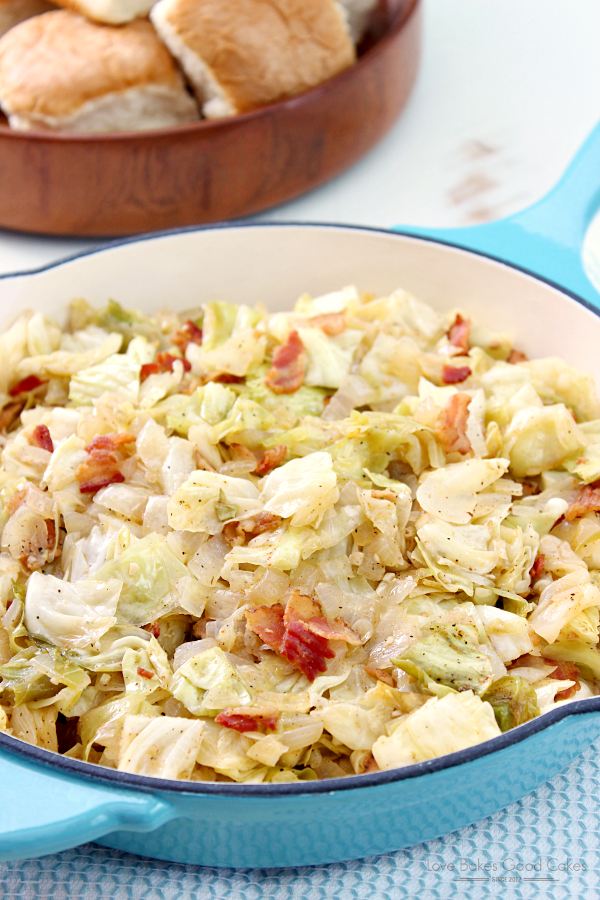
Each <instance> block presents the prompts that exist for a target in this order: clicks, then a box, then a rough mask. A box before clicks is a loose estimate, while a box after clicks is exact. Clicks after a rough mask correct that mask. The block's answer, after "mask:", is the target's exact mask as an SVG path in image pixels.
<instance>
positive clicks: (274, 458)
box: [254, 444, 287, 475]
mask: <svg viewBox="0 0 600 900" xmlns="http://www.w3.org/2000/svg"><path fill="white" fill-rule="evenodd" d="M286 456H287V447H286V446H285V445H284V444H277V446H276V447H271V448H270V449H269V450H267V451H266V452H265V453H264V455H263V458H262V459H261V460H260V462H259V463H258V465H257V466H256V468H255V470H254V471H255V473H256V474H257V475H266V474H267V472H270V471H271V470H272V469H275V468H276V467H277V466H279V465H281V463H282V462H283V461H284V459H285V458H286Z"/></svg>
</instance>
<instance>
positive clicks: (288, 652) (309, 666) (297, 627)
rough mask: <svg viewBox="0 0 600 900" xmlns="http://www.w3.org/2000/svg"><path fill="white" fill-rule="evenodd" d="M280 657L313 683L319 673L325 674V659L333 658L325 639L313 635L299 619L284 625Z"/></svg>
mask: <svg viewBox="0 0 600 900" xmlns="http://www.w3.org/2000/svg"><path fill="white" fill-rule="evenodd" d="M281 655H282V656H284V657H285V658H286V659H287V660H289V662H291V663H293V664H294V665H295V666H297V667H298V668H299V669H300V671H301V672H302V674H303V675H306V677H307V678H308V680H309V681H314V680H315V678H316V677H317V675H318V674H319V673H320V672H325V670H326V669H327V663H326V662H325V660H326V659H333V658H334V657H335V653H334V652H333V650H332V649H331V648H330V647H329V643H328V641H327V639H326V638H324V637H321V636H320V635H318V634H314V633H313V632H312V631H310V630H309V628H308V626H307V623H306V622H302V621H301V620H300V619H295V620H294V621H293V622H290V623H289V624H288V625H286V629H285V632H284V635H283V640H282V642H281Z"/></svg>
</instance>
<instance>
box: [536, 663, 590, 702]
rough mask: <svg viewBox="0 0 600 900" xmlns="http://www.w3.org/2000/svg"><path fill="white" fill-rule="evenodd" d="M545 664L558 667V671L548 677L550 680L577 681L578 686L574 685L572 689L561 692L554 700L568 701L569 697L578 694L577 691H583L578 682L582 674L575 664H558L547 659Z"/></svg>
mask: <svg viewBox="0 0 600 900" xmlns="http://www.w3.org/2000/svg"><path fill="white" fill-rule="evenodd" d="M544 662H545V663H547V664H548V665H549V666H553V665H556V669H555V670H554V672H551V673H550V675H548V678H555V679H556V680H557V681H575V682H576V684H572V685H571V687H568V688H565V690H564V691H559V692H558V694H557V695H556V697H555V698H554V699H555V700H568V699H569V697H573V696H574V694H576V693H577V691H580V690H581V685H580V684H579V681H578V680H577V679H578V678H579V677H580V674H581V673H580V671H579V669H578V668H577V666H576V665H575V663H572V662H559V663H558V664H557V663H556V661H555V660H553V659H545V658H544Z"/></svg>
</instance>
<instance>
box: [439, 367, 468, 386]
mask: <svg viewBox="0 0 600 900" xmlns="http://www.w3.org/2000/svg"><path fill="white" fill-rule="evenodd" d="M470 374H471V370H470V368H469V367H468V366H444V368H443V370H442V381H443V382H444V384H460V383H461V382H462V381H466V380H467V378H468V377H469V375H470Z"/></svg>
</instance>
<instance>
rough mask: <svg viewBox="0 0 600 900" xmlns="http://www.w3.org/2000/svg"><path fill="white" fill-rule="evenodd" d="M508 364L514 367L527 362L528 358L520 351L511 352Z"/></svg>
mask: <svg viewBox="0 0 600 900" xmlns="http://www.w3.org/2000/svg"><path fill="white" fill-rule="evenodd" d="M506 362H507V363H510V364H511V365H512V366H514V365H516V364H517V363H520V362H527V357H526V355H525V354H524V353H521V351H520V350H511V351H510V353H509V354H508V357H507V360H506Z"/></svg>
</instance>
